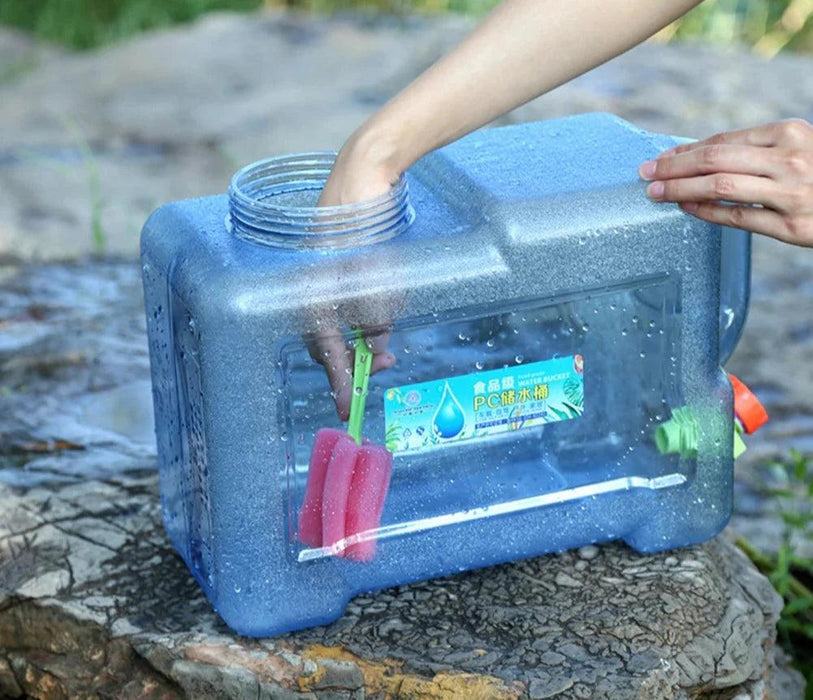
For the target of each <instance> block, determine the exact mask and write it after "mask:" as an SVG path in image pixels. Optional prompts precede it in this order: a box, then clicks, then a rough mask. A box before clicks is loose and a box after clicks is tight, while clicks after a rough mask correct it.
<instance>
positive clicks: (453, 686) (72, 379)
mask: <svg viewBox="0 0 813 700" xmlns="http://www.w3.org/2000/svg"><path fill="white" fill-rule="evenodd" d="M0 303H1V304H2V308H3V309H5V310H7V314H8V316H7V317H6V318H5V319H3V325H4V331H5V332H4V334H3V336H2V337H3V338H4V345H3V346H2V347H0V372H2V375H0V376H2V378H3V387H4V392H3V395H2V397H0V407H1V408H2V412H0V416H2V418H0V445H2V452H1V453H0V464H2V466H3V468H2V470H0V481H1V482H3V483H2V484H0V513H3V517H2V518H1V519H0V692H2V693H5V695H7V696H10V697H18V696H22V694H23V693H26V694H28V695H31V696H34V697H48V698H50V697H74V696H81V697H84V696H83V695H82V693H89V694H90V696H91V697H132V698H140V697H154V698H159V697H160V698H171V697H181V696H183V695H184V694H185V695H186V696H187V697H190V698H255V697H260V698H293V697H306V698H307V697H309V698H325V699H327V698H362V697H380V698H384V697H404V698H446V697H481V698H526V697H530V698H548V697H557V696H558V697H563V698H570V697H573V698H596V699H600V698H607V699H608V700H622V699H624V698H688V697H690V696H691V697H733V695H734V694H736V693H739V695H738V697H743V698H747V697H752V698H762V697H765V695H764V693H765V692H767V690H766V689H767V688H771V687H773V688H777V689H778V688H783V689H782V690H775V691H774V692H775V695H774V697H780V698H797V697H801V689H800V685H799V679H798V677H796V676H795V675H793V674H789V673H787V672H785V671H777V668H776V665H775V659H774V654H775V650H774V639H775V624H776V620H777V617H778V614H779V612H780V610H781V600H780V598H779V597H778V596H777V594H776V593H775V591H774V590H773V588H772V587H771V585H770V584H769V583H768V581H767V580H766V579H765V578H764V577H762V576H761V575H760V574H758V573H757V572H756V570H755V569H754V568H753V566H752V565H751V564H750V563H749V562H748V561H747V559H746V558H745V557H744V556H743V555H742V554H741V553H740V552H739V550H737V549H736V548H734V547H733V546H732V545H731V544H729V543H728V541H727V540H726V539H725V538H722V537H721V538H718V539H716V540H713V541H711V542H708V543H706V544H704V545H702V546H698V547H692V548H688V549H685V550H681V551H677V552H667V553H664V554H660V555H656V556H649V557H644V556H640V555H638V554H635V553H634V552H632V551H631V550H629V549H627V548H626V547H624V546H622V545H618V544H611V545H606V546H603V547H595V546H588V547H584V548H582V549H581V550H579V551H575V552H567V553H563V554H559V555H553V556H548V557H540V558H536V559H531V560H527V561H522V562H518V563H515V564H511V565H506V566H500V567H493V568H490V569H485V570H482V571H475V572H470V573H465V574H461V575H458V576H454V577H451V578H446V579H441V580H436V581H431V582H427V583H420V584H415V585H410V586H403V587H400V588H396V589H390V590H386V591H382V592H379V593H376V594H371V595H366V596H361V597H357V598H355V599H354V600H353V601H352V602H351V604H350V606H349V607H348V609H347V611H346V613H345V615H344V616H343V617H342V618H341V619H340V620H339V621H337V622H336V623H334V624H332V625H329V626H326V627H320V628H316V629H313V630H308V631H304V632H300V633H296V634H289V635H284V636H281V637H278V638H275V639H269V640H248V639H241V638H239V637H236V636H235V635H233V634H232V633H230V632H229V630H228V629H227V628H226V627H225V625H224V624H223V623H222V622H221V621H220V620H219V619H218V618H217V616H216V615H215V614H214V613H213V612H212V610H211V608H210V606H209V604H208V602H207V601H206V599H205V598H204V596H203V594H202V593H201V592H200V590H199V589H198V587H197V585H196V584H195V583H194V581H193V580H192V578H191V576H190V575H189V573H188V571H187V570H186V568H185V565H184V564H183V562H182V561H181V560H180V558H179V557H178V556H177V555H175V554H174V552H173V550H172V548H171V546H170V544H169V542H168V541H167V539H166V536H165V534H164V532H163V529H162V525H161V518H160V502H159V497H158V490H157V479H156V475H155V472H154V460H155V457H154V453H153V450H154V448H153V445H152V437H151V435H150V423H151V415H150V403H149V402H150V392H149V384H148V382H146V381H145V375H146V372H147V355H146V347H145V342H144V322H143V319H142V311H141V306H140V295H139V278H138V269H137V267H136V266H134V265H131V264H121V263H119V264H115V263H109V264H105V263H95V264H90V265H80V266H61V265H50V266H41V267H38V268H25V269H22V270H18V271H16V272H13V271H12V270H11V269H9V268H7V269H6V278H5V279H4V280H3V281H2V283H0ZM783 683H784V684H785V686H782V685H781V684H783ZM735 691H736V692H735ZM723 692H724V693H726V694H724V695H718V694H717V693H723ZM729 693H730V694H729Z"/></svg>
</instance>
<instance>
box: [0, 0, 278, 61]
mask: <svg viewBox="0 0 813 700" xmlns="http://www.w3.org/2000/svg"><path fill="white" fill-rule="evenodd" d="M261 5H262V0H0V23H2V24H10V25H13V26H16V27H20V28H21V29H26V30H28V31H31V32H34V33H35V34H36V35H37V36H39V37H41V38H43V39H48V40H49V41H56V42H59V43H62V44H66V45H68V46H71V47H73V48H77V49H90V48H94V47H96V46H100V45H101V44H107V43H109V42H112V41H116V40H118V39H122V38H124V37H126V36H130V35H132V34H136V33H138V32H142V31H145V30H147V29H155V28H156V27H164V26H168V25H171V24H178V23H180V22H188V21H190V20H193V19H195V17H198V16H199V15H201V14H203V13H204V12H209V11H211V10H223V9H228V10H251V9H254V8H257V7H260V6H261Z"/></svg>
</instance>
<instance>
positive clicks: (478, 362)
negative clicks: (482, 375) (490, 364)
mask: <svg viewBox="0 0 813 700" xmlns="http://www.w3.org/2000/svg"><path fill="white" fill-rule="evenodd" d="M474 366H475V367H476V368H477V369H483V367H484V366H485V365H484V364H483V363H482V362H480V361H479V360H478V361H477V362H475V363H474Z"/></svg>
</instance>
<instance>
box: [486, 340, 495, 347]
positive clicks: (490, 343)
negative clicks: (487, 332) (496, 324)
mask: <svg viewBox="0 0 813 700" xmlns="http://www.w3.org/2000/svg"><path fill="white" fill-rule="evenodd" d="M486 345H487V346H488V347H490V348H493V347H494V338H489V339H488V340H487V341H486Z"/></svg>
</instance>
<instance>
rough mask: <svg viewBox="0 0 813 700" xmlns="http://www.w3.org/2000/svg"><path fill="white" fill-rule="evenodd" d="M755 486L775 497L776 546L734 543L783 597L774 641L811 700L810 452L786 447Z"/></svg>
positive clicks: (812, 562) (812, 466) (812, 488)
mask: <svg viewBox="0 0 813 700" xmlns="http://www.w3.org/2000/svg"><path fill="white" fill-rule="evenodd" d="M760 490H761V491H762V493H763V495H765V496H766V497H769V498H773V499H775V503H776V505H777V512H778V514H779V516H780V517H781V518H782V521H783V523H784V531H783V533H782V540H781V542H780V543H779V549H778V551H777V552H776V553H769V552H763V551H760V550H759V549H758V548H757V547H755V546H754V545H753V544H752V543H751V542H749V541H747V540H746V539H745V538H744V537H740V538H738V539H737V545H739V547H740V549H742V550H743V551H744V552H745V553H746V554H747V555H748V557H749V558H750V559H751V561H753V562H754V564H756V566H757V567H758V568H759V570H760V571H762V573H763V574H765V575H766V576H767V577H768V578H769V579H770V581H771V583H772V584H773V586H774V588H776V590H777V592H778V593H779V594H780V595H781V596H782V598H783V599H784V601H785V606H784V608H783V610H782V615H781V617H780V619H779V624H778V625H777V629H778V632H779V643H780V644H781V645H782V646H783V647H784V648H785V650H786V651H788V652H789V653H790V655H791V657H792V658H793V662H794V665H795V666H796V668H798V669H799V670H800V671H801V672H802V673H803V674H804V676H805V679H806V681H807V692H806V694H805V698H806V700H813V654H811V649H813V559H811V558H810V557H809V556H806V555H805V554H803V552H809V550H810V545H811V544H813V456H811V455H805V454H802V453H801V452H799V451H798V450H791V451H790V456H789V457H788V458H786V459H782V460H777V461H773V462H770V463H769V464H766V465H765V470H764V472H763V478H762V484H761V488H760ZM805 545H806V546H805ZM799 550H802V551H801V552H800V551H799Z"/></svg>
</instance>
